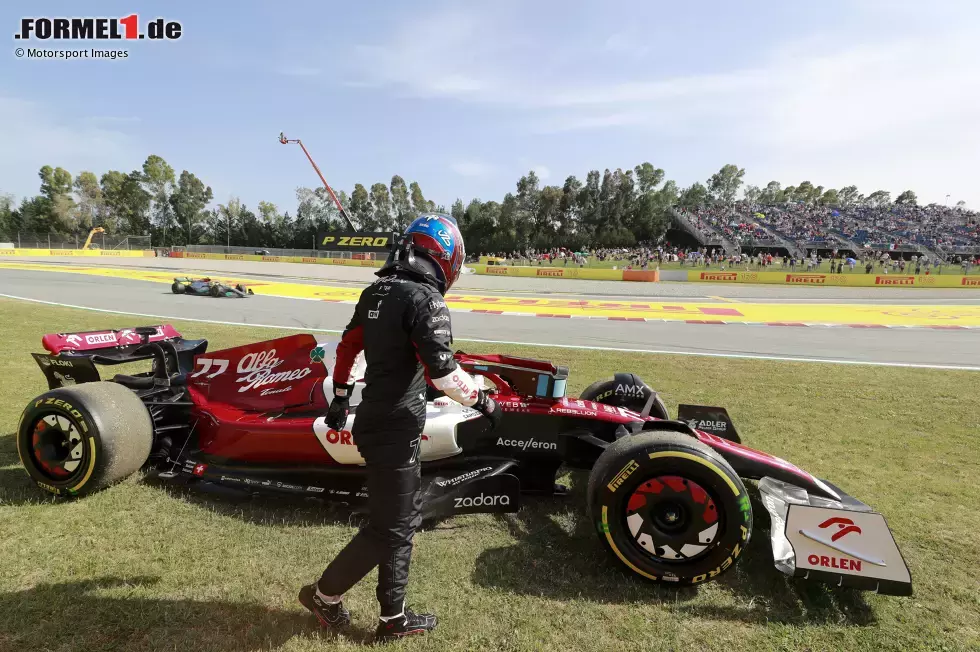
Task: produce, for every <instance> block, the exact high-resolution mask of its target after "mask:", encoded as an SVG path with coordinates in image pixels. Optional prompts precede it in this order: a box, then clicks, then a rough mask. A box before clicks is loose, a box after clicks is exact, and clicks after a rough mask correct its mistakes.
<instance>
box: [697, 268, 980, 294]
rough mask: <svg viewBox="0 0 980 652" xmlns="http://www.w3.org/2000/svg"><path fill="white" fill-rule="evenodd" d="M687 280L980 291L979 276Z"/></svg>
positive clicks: (759, 275)
mask: <svg viewBox="0 0 980 652" xmlns="http://www.w3.org/2000/svg"><path fill="white" fill-rule="evenodd" d="M687 280H688V281H696V282H699V283H766V284H775V285H824V286H838V287H920V288H972V289H975V290H977V289H980V276H958V275H952V274H919V275H915V274H912V275H907V274H881V273H878V274H865V273H863V272H854V273H853V274H807V273H798V274H794V273H787V272H722V271H717V272H712V271H710V270H709V271H689V272H688V273H687Z"/></svg>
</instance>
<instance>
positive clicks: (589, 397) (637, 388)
mask: <svg viewBox="0 0 980 652" xmlns="http://www.w3.org/2000/svg"><path fill="white" fill-rule="evenodd" d="M651 395H652V396H653V403H652V404H651V405H650V413H649V414H650V416H651V417H656V418H658V419H669V418H670V416H669V415H668V414H667V406H666V405H664V402H663V401H662V400H661V398H660V395H659V394H657V393H656V392H655V391H653V389H651V388H650V386H649V385H647V384H646V383H645V382H643V381H642V380H640V379H639V378H638V377H637V376H636V375H634V374H616V375H615V376H613V377H612V378H607V379H606V380H597V381H596V382H594V383H592V384H591V385H589V386H588V387H586V388H585V391H583V392H582V395H581V396H580V397H579V398H580V399H582V400H583V401H595V402H596V403H605V404H606V405H613V406H616V407H622V408H626V409H627V410H632V411H633V412H643V408H645V407H646V404H647V401H649V400H650V396H651Z"/></svg>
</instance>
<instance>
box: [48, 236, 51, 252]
mask: <svg viewBox="0 0 980 652" xmlns="http://www.w3.org/2000/svg"><path fill="white" fill-rule="evenodd" d="M50 248H51V234H50V233H49V234H48V249H50Z"/></svg>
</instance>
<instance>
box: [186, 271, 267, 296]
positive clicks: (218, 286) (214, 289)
mask: <svg viewBox="0 0 980 652" xmlns="http://www.w3.org/2000/svg"><path fill="white" fill-rule="evenodd" d="M170 290H171V291H172V292H173V293H174V294H196V295H198V296H205V295H206V296H211V297H247V296H249V295H251V294H255V293H254V292H252V290H251V289H249V288H248V287H246V286H245V285H244V284H242V283H238V284H236V285H225V284H224V283H222V282H220V281H216V280H214V279H212V278H189V277H186V276H179V277H177V278H175V279H174V282H173V285H171V286H170Z"/></svg>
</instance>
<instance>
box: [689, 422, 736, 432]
mask: <svg viewBox="0 0 980 652" xmlns="http://www.w3.org/2000/svg"><path fill="white" fill-rule="evenodd" d="M687 425H689V426H691V428H693V429H694V430H720V431H722V432H724V431H726V430H728V424H727V423H725V422H724V421H707V420H704V419H701V420H698V419H691V420H690V421H688V422H687Z"/></svg>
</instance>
